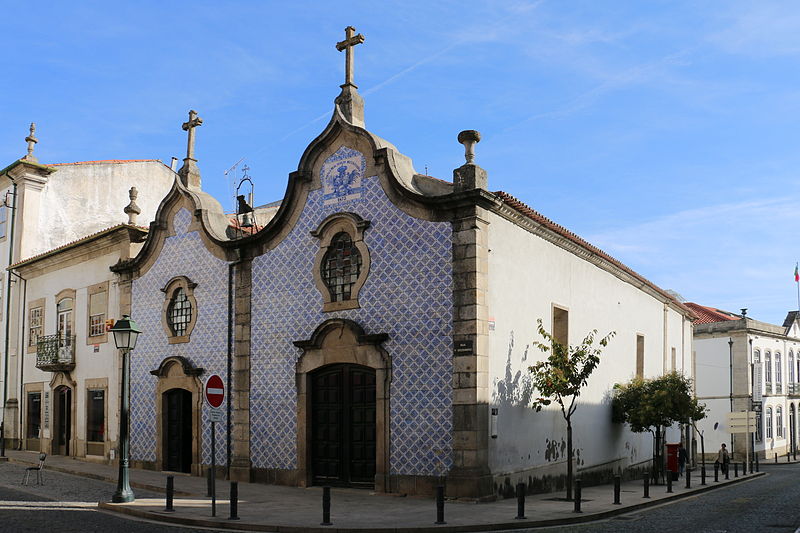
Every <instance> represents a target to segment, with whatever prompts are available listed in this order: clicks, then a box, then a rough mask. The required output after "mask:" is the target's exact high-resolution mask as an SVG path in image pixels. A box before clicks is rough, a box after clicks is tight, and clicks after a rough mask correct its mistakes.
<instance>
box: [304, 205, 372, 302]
mask: <svg viewBox="0 0 800 533" xmlns="http://www.w3.org/2000/svg"><path fill="white" fill-rule="evenodd" d="M367 227H369V221H366V220H363V219H362V218H361V217H360V216H358V215H355V214H353V213H338V214H336V215H331V216H329V217H328V218H326V219H325V220H324V221H322V223H321V224H320V225H319V227H318V228H317V229H316V230H314V231H312V232H311V235H313V236H314V237H316V238H318V239H320V248H319V252H317V257H316V260H315V262H314V264H315V267H314V270H315V272H314V281H315V283H316V285H317V289H318V290H319V291H320V294H322V299H323V307H322V310H323V311H340V310H343V309H355V308H357V307H359V305H358V293H359V291H360V290H361V287H362V286H363V285H364V282H365V281H366V279H367V274H368V273H369V266H370V259H369V250H368V249H367V246H366V244H365V243H364V230H365V229H366V228H367Z"/></svg>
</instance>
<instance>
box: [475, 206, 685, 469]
mask: <svg viewBox="0 0 800 533" xmlns="http://www.w3.org/2000/svg"><path fill="white" fill-rule="evenodd" d="M489 218H490V225H489V249H490V251H489V302H488V303H489V316H490V317H491V319H492V320H491V321H490V331H489V343H490V362H489V384H490V389H491V398H490V402H491V407H497V408H498V410H499V411H498V436H497V438H496V439H495V438H492V439H490V444H489V457H490V460H489V461H490V468H491V470H492V472H493V473H494V474H495V476H497V475H502V474H503V473H514V472H520V471H525V470H531V469H534V470H535V469H540V470H541V472H542V473H543V474H562V473H563V472H564V470H565V467H564V461H565V458H566V449H565V443H566V426H565V423H564V420H563V418H562V416H561V414H560V411H555V410H554V409H553V408H548V409H546V410H544V411H542V412H540V413H536V412H534V411H533V410H532V409H530V408H529V407H527V406H526V403H527V402H529V400H530V396H531V393H532V392H533V393H534V394H535V391H530V390H529V387H527V386H526V380H527V375H528V370H527V369H528V367H529V366H531V365H533V364H534V363H535V362H537V361H539V360H541V359H543V357H544V354H543V353H542V352H541V351H539V350H538V349H537V348H535V347H534V346H532V342H533V341H535V340H541V339H540V338H539V337H538V334H537V332H536V320H537V318H541V319H542V320H543V323H544V325H545V328H546V329H547V330H548V331H550V330H551V327H552V306H553V305H556V306H560V307H563V308H566V309H567V310H568V311H569V342H570V343H571V344H576V343H579V342H580V341H581V340H582V338H583V337H584V336H585V335H586V334H587V333H588V332H589V331H591V330H593V329H597V330H598V333H599V336H602V335H605V334H606V333H608V332H610V331H615V332H616V336H615V337H614V338H613V340H612V341H611V342H610V344H609V345H608V347H607V348H606V349H605V350H604V353H603V355H602V357H601V363H600V365H599V366H598V368H597V369H596V370H595V372H594V374H593V375H592V376H591V378H590V379H589V383H588V385H587V387H586V388H585V389H584V391H583V393H582V395H581V397H580V400H579V405H578V409H577V411H576V413H575V415H574V417H573V428H574V429H573V433H574V437H573V438H574V443H573V444H574V449H575V452H576V457H577V464H578V469H579V470H580V469H589V468H593V467H596V468H603V467H609V468H615V467H623V468H624V467H626V466H628V465H635V464H638V463H642V462H644V461H647V460H649V459H650V458H651V456H652V439H651V437H650V435H649V434H648V433H646V434H635V433H632V432H630V431H629V430H627V429H626V427H625V426H623V425H620V424H614V423H612V422H611V408H610V400H611V391H612V388H613V386H614V384H615V383H623V382H627V381H629V380H630V379H631V378H633V377H634V375H635V372H636V336H637V334H638V335H644V337H645V349H644V353H645V363H644V372H645V376H646V377H654V376H658V375H661V374H662V373H663V372H664V370H665V361H666V365H667V367H666V370H670V369H671V348H673V347H674V348H675V349H676V366H677V370H679V371H683V372H684V373H685V374H686V375H688V376H689V377H692V375H691V373H692V355H691V354H692V327H691V324H690V323H689V322H688V320H685V319H684V317H683V315H681V314H680V313H679V312H677V311H676V310H675V309H674V308H673V307H665V305H664V303H663V302H662V301H660V300H658V299H656V298H655V297H653V296H651V295H649V294H647V293H645V292H644V291H643V290H641V289H639V288H637V287H634V286H632V285H631V284H629V283H626V282H624V281H622V280H620V279H619V278H617V277H616V276H614V275H613V274H611V273H609V272H607V271H605V270H602V269H601V268H599V267H597V266H595V265H594V264H592V263H590V262H588V261H586V260H584V259H581V258H579V257H578V256H576V255H574V254H572V253H570V252H568V251H566V250H564V249H563V248H560V247H558V246H556V245H554V244H552V243H549V242H548V241H545V240H544V239H542V238H540V237H538V236H535V235H533V234H531V233H530V232H528V231H526V230H524V229H522V228H520V227H519V226H517V225H515V224H513V223H511V222H509V221H507V220H505V219H503V218H501V217H500V216H498V215H495V214H490V216H489ZM665 309H666V311H665ZM492 323H493V325H492ZM665 330H666V335H665ZM678 439H679V432H678V431H677V430H676V431H674V434H669V435H668V439H667V440H668V442H675V441H677V440H678Z"/></svg>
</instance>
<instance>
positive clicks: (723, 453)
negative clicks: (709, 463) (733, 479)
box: [717, 442, 731, 475]
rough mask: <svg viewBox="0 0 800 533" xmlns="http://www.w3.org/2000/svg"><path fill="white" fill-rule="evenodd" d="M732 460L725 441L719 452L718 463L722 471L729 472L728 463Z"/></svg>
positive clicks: (723, 472)
mask: <svg viewBox="0 0 800 533" xmlns="http://www.w3.org/2000/svg"><path fill="white" fill-rule="evenodd" d="M730 462H731V456H730V454H729V453H728V448H727V447H726V446H725V443H724V442H723V443H722V446H721V447H720V449H719V452H717V463H719V467H720V469H721V471H722V474H723V475H725V474H727V473H728V463H730Z"/></svg>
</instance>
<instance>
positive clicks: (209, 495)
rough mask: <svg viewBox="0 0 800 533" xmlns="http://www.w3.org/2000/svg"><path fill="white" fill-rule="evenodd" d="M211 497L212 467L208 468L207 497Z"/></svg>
mask: <svg viewBox="0 0 800 533" xmlns="http://www.w3.org/2000/svg"><path fill="white" fill-rule="evenodd" d="M210 497H211V469H210V468H209V469H208V470H206V498H210Z"/></svg>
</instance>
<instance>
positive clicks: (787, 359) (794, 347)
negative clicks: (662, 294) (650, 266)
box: [686, 303, 800, 459]
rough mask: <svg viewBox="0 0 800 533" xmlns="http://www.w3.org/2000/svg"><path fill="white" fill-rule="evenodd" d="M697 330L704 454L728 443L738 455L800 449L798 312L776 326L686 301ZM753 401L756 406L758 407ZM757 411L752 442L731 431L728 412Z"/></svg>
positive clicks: (794, 312)
mask: <svg viewBox="0 0 800 533" xmlns="http://www.w3.org/2000/svg"><path fill="white" fill-rule="evenodd" d="M686 305H687V306H688V307H689V308H691V309H692V310H693V311H694V312H695V313H696V314H697V315H698V316H699V318H698V320H697V321H696V322H695V327H694V349H695V352H696V365H697V367H696V372H695V373H696V392H697V398H698V400H700V402H701V403H704V404H706V407H707V408H708V414H707V416H706V418H705V419H704V420H701V421H700V422H699V423H698V428H699V429H700V431H701V432H702V433H703V435H704V436H705V442H706V454H707V455H708V456H710V455H711V454H712V453H714V454H715V453H716V451H717V450H718V449H719V447H720V444H721V443H723V442H725V443H727V444H728V446H729V447H730V449H732V450H734V451H735V453H736V454H737V457H744V454H745V450H746V449H749V450H753V449H755V451H756V452H757V453H758V454H759V456H760V457H762V458H767V459H772V458H773V457H774V456H775V454H779V455H783V454H786V453H788V452H793V451H794V450H796V448H797V437H798V429H797V411H798V409H800V384H799V383H798V382H800V325H798V322H797V320H798V313H797V311H791V312H789V313H788V314H787V316H786V320H785V321H784V323H783V325H781V326H778V325H775V324H769V323H767V322H761V321H758V320H754V319H752V318H750V317H748V316H746V315H745V314H738V315H737V314H734V313H730V312H728V311H722V310H720V309H715V308H713V307H706V306H702V305H699V304H695V303H687V304H686ZM754 402H755V403H754ZM753 409H754V410H755V411H756V428H755V429H756V430H755V433H754V434H753V435H752V438H751V439H750V442H749V443H748V442H746V441H745V438H746V437H745V434H744V433H733V434H732V433H731V431H730V428H729V426H728V414H729V413H732V412H739V411H746V410H753Z"/></svg>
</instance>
